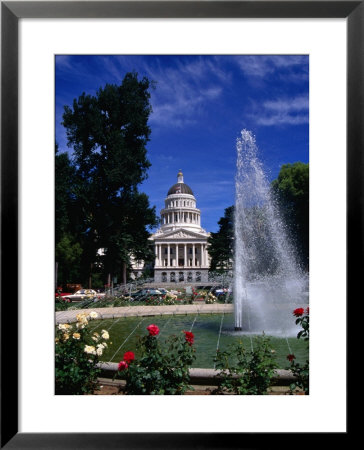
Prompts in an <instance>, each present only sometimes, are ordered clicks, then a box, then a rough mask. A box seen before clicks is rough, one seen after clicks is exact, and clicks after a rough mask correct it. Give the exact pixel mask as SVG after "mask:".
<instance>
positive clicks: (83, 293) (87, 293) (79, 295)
mask: <svg viewBox="0 0 364 450" xmlns="http://www.w3.org/2000/svg"><path fill="white" fill-rule="evenodd" d="M102 297H105V293H101V292H96V291H95V290H93V289H80V290H78V291H77V292H75V293H74V294H71V295H67V296H65V297H64V299H65V300H66V301H68V300H69V301H72V302H78V301H81V300H85V299H86V298H97V299H100V298H102Z"/></svg>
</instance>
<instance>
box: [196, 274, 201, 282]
mask: <svg viewBox="0 0 364 450" xmlns="http://www.w3.org/2000/svg"><path fill="white" fill-rule="evenodd" d="M196 281H201V272H196Z"/></svg>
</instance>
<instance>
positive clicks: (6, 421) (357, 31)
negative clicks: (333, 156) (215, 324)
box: [1, 0, 364, 449]
mask: <svg viewBox="0 0 364 450" xmlns="http://www.w3.org/2000/svg"><path fill="white" fill-rule="evenodd" d="M363 3H364V2H363V1H335V0H328V1H315V0H314V1H259V0H255V1H239V0H237V1H188V2H184V1H111V2H108V1H93V2H89V1H86V2H85V1H83V2H82V1H79V2H77V1H68V2H62V1H54V2H47V1H38V2H36V1H34V2H33V1H26V2H21V1H19V2H18V1H3V2H1V369H4V366H5V365H6V367H7V370H6V371H5V370H1V448H7V449H28V448H29V449H33V448H46V449H51V448H52V449H65V448H67V449H73V448H74V449H76V448H77V449H81V448H82V449H83V448H87V449H96V448H110V449H115V448H122V449H124V448H125V449H126V448H127V449H137V448H150V449H164V448H173V449H182V448H191V449H194V448H196V449H201V448H214V449H220V448H221V449H223V448H259V447H261V446H262V443H263V440H264V441H267V442H269V440H270V439H272V437H275V438H279V444H280V446H285V445H291V446H292V445H294V446H295V447H296V445H295V444H292V441H291V439H292V436H290V434H289V433H277V434H273V435H272V434H268V433H262V434H256V433H138V434H133V433H65V434H64V433H62V434H61V433H19V432H18V408H17V405H18V400H19V398H18V393H17V392H18V391H17V390H18V355H17V354H16V353H14V347H13V346H12V348H11V349H9V348H7V347H6V346H5V345H4V341H5V339H4V336H5V333H6V332H7V330H8V329H9V321H8V317H9V316H11V317H17V314H18V304H17V298H18V296H17V286H18V262H19V261H18V256H17V255H18V250H19V248H18V181H19V180H18V52H19V47H18V45H19V44H18V22H19V19H21V18H38V19H41V18H43V19H48V18H118V17H120V18H238V17H243V18H346V19H347V75H348V84H347V286H348V288H347V301H346V305H348V304H349V303H350V299H351V300H355V298H354V295H355V294H356V293H357V291H358V292H360V290H359V283H360V280H361V277H362V274H363V257H362V255H363V202H364V198H363V182H362V173H363V169H364V167H363V151H362V149H363V148H364V146H363V144H364V127H363V118H364V114H363V107H364V106H363V105H364V88H363V86H364V27H363V24H364V5H363ZM9 299H11V301H9ZM326 300H327V299H326ZM346 307H347V309H348V306H346ZM11 326H12V330H11V331H12V333H13V334H16V335H17V334H18V331H19V330H18V329H17V330H14V321H12V324H11ZM348 351H349V352H350V346H349V345H348ZM348 361H349V358H348ZM9 368H11V370H10V369H9ZM348 417H349V415H348ZM347 430H348V431H347V432H346V433H337V436H336V437H335V440H336V442H337V443H339V442H340V440H341V439H342V438H347V437H348V436H349V431H350V429H349V426H348V429H347ZM287 431H288V430H287ZM242 434H244V436H242ZM308 438H310V434H309V433H306V434H303V435H302V436H300V441H299V446H303V445H304V443H305V442H306V439H308ZM318 438H319V436H318V435H317V434H316V435H315V439H316V443H317V439H318ZM323 438H324V439H325V438H327V436H323ZM268 448H269V447H268Z"/></svg>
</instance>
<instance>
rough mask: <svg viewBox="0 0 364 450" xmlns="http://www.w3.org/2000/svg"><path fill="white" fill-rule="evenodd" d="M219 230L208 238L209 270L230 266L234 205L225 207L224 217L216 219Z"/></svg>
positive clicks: (222, 269)
mask: <svg viewBox="0 0 364 450" xmlns="http://www.w3.org/2000/svg"><path fill="white" fill-rule="evenodd" d="M218 225H219V231H217V232H216V233H211V235H210V237H209V238H208V243H209V247H208V252H209V255H210V257H211V264H210V271H212V272H223V271H225V270H228V269H231V268H232V261H233V251H234V206H229V207H228V208H226V209H225V212H224V217H221V219H220V220H219V221H218Z"/></svg>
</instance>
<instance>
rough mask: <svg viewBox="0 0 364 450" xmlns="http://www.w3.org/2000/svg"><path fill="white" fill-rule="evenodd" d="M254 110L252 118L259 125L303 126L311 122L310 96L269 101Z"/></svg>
mask: <svg viewBox="0 0 364 450" xmlns="http://www.w3.org/2000/svg"><path fill="white" fill-rule="evenodd" d="M254 109H255V112H254V113H253V114H251V115H250V118H251V119H253V120H254V122H255V123H256V124H258V125H263V126H272V125H301V124H305V123H308V120H309V115H308V109H309V101H308V96H298V97H294V98H280V99H276V100H267V101H265V102H264V103H263V104H262V105H261V106H259V107H258V106H257V105H255V107H254Z"/></svg>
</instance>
